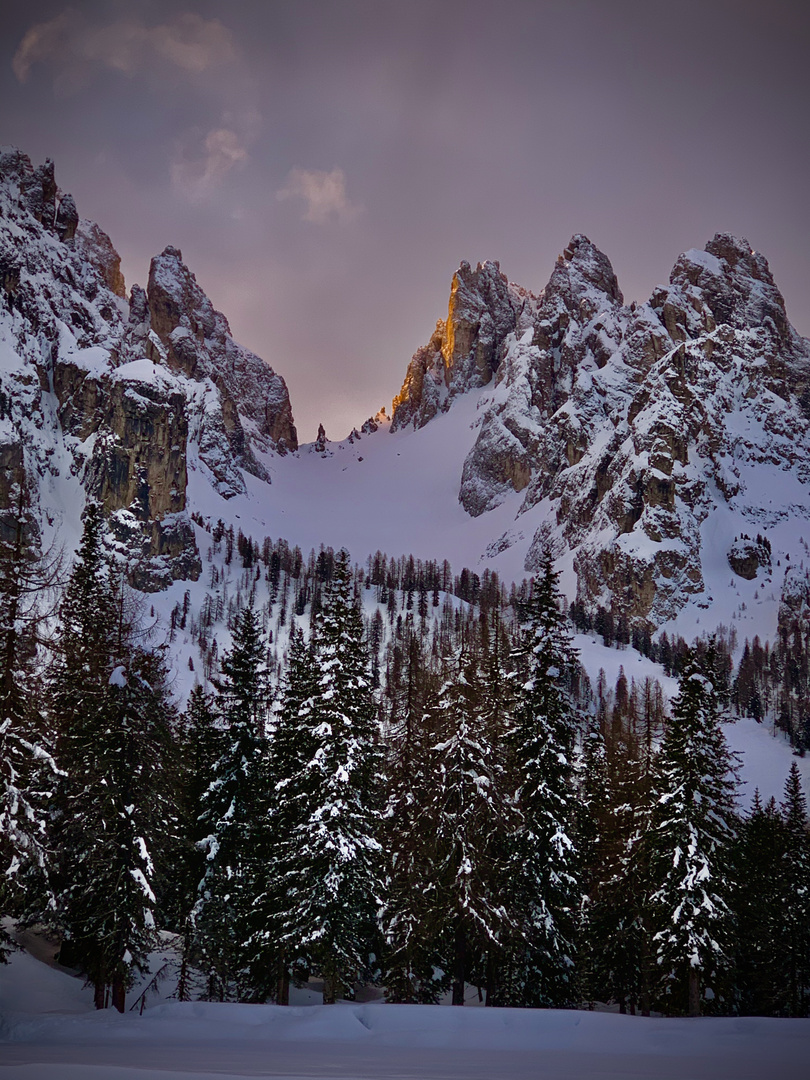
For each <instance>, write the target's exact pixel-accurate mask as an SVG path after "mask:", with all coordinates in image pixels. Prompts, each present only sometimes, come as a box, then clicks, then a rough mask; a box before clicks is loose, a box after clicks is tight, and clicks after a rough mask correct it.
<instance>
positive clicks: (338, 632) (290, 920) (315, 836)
mask: <svg viewBox="0 0 810 1080" xmlns="http://www.w3.org/2000/svg"><path fill="white" fill-rule="evenodd" d="M313 632H314V635H315V662H316V666H317V669H318V680H317V687H316V691H315V695H314V697H313V698H312V699H311V704H307V705H306V708H305V710H302V713H303V714H302V715H301V720H302V721H303V720H304V718H305V716H306V723H307V725H308V727H309V734H308V736H307V737H308V739H311V746H312V756H311V758H310V760H309V761H308V762H307V763H306V764H305V766H304V770H305V773H306V774H307V775H304V776H300V777H299V778H298V779H296V780H294V781H293V785H292V787H293V789H294V790H301V791H312V792H314V793H315V794H314V798H313V801H312V803H311V805H310V806H309V813H308V815H307V817H306V819H305V820H303V821H301V822H300V823H298V824H297V825H296V828H295V833H294V835H293V837H292V838H291V839H292V840H293V841H294V847H293V852H294V854H293V857H292V858H291V859H289V860H285V873H284V878H285V889H286V896H287V903H288V916H287V919H286V920H285V925H284V927H283V932H282V937H281V942H280V943H281V945H282V946H283V948H284V950H285V953H286V955H287V956H289V957H291V958H294V957H296V958H297V957H302V958H306V960H307V962H308V963H309V965H310V967H311V968H312V969H315V970H318V971H319V972H320V973H321V975H322V977H323V980H324V991H323V994H324V1003H325V1004H331V1003H333V1002H334V1001H335V998H336V996H337V995H338V994H339V993H341V994H351V993H352V992H353V986H354V982H355V980H356V979H357V978H358V977H360V976H361V975H363V974H364V973H365V972H366V971H367V970H368V967H369V962H370V953H371V952H372V951H373V950H374V948H375V939H376V933H377V930H376V924H377V912H378V910H379V906H380V902H381V895H382V849H381V845H380V842H379V838H378V837H379V822H380V806H379V801H380V796H379V791H380V780H381V768H382V754H381V749H380V742H379V732H378V726H377V722H376V706H375V703H374V698H373V696H372V693H371V685H370V675H369V663H368V657H367V655H366V651H365V647H364V644H363V624H362V619H361V616H360V612H359V611H358V609H357V607H356V606H355V602H354V598H353V596H352V584H351V572H350V566H349V554H348V552H347V551H345V550H342V551H340V552H339V553H338V554H337V556H336V557H335V563H334V568H333V571H332V576H331V578H330V579H328V580H327V581H325V582H324V586H323V592H322V596H321V607H320V611H319V615H318V619H317V623H316V625H315V627H314V631H313Z"/></svg>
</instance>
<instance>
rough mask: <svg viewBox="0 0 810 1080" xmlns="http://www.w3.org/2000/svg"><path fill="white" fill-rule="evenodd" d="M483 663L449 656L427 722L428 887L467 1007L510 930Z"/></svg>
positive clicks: (433, 917) (504, 807) (436, 932)
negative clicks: (472, 980)
mask: <svg viewBox="0 0 810 1080" xmlns="http://www.w3.org/2000/svg"><path fill="white" fill-rule="evenodd" d="M479 662H480V659H479V657H478V656H477V655H476V653H475V652H474V651H473V649H472V648H468V649H467V651H465V650H464V649H463V648H460V649H458V650H457V651H456V652H455V653H454V654H453V655H451V656H449V657H447V658H446V660H445V663H444V670H443V676H444V679H443V683H442V686H441V688H440V690H439V692H438V695H437V698H436V700H435V702H434V703H433V704H432V705H431V707H430V709H429V715H428V723H429V724H430V727H431V729H432V730H433V732H435V735H434V738H435V739H436V740H437V741H436V743H435V745H434V746H433V754H434V756H435V760H434V766H433V767H434V770H435V777H434V779H433V781H432V783H431V785H430V787H431V794H432V800H431V801H432V805H431V807H430V811H429V817H428V820H427V822H426V825H428V824H429V827H430V829H431V830H432V836H433V837H434V838H435V840H434V843H435V855H434V861H435V870H434V875H435V876H434V877H433V878H432V879H431V880H429V881H426V882H425V883H424V885H423V888H425V889H426V896H425V904H426V908H427V912H428V918H427V920H426V930H427V933H428V934H429V935H432V936H433V937H435V938H438V937H439V936H440V935H443V936H444V937H445V943H444V944H443V949H444V952H445V956H446V959H445V964H444V967H445V970H447V971H449V972H450V973H451V976H452V990H453V998H452V1001H453V1004H454V1005H463V1004H464V987H465V982H466V981H467V980H468V978H469V976H470V974H471V972H472V971H473V970H474V968H476V967H477V968H478V970H479V972H481V971H482V970H485V967H486V958H487V957H488V956H491V955H497V956H498V957H500V952H501V950H502V948H503V942H504V939H505V938H506V936H507V932H508V913H507V909H506V907H505V906H504V903H503V900H502V896H501V886H502V872H503V864H502V861H501V856H502V853H503V843H504V836H505V833H506V832H507V831H508V827H509V824H508V823H509V816H510V810H511V807H510V805H509V802H508V796H506V793H505V791H504V784H503V780H502V766H501V764H500V756H499V754H498V751H497V748H496V747H497V735H498V733H497V732H494V731H492V730H490V729H489V728H488V725H487V712H488V708H487V706H488V705H490V704H491V703H490V702H488V701H487V696H486V685H485V680H484V678H483V677H482V673H481V672H480V670H479Z"/></svg>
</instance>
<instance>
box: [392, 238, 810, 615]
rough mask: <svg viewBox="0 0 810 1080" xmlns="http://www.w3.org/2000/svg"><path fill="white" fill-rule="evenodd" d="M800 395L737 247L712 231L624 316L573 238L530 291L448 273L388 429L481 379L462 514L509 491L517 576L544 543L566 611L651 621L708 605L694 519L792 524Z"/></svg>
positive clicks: (749, 264)
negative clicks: (572, 601)
mask: <svg viewBox="0 0 810 1080" xmlns="http://www.w3.org/2000/svg"><path fill="white" fill-rule="evenodd" d="M482 283H486V285H485V287H482ZM447 326H452V331H451V330H448V329H447ZM482 328H485V329H484V330H482ZM476 335H477V336H476ZM451 342H452V348H451V344H450V343H451ZM451 360H452V362H450V361H451ZM809 382H810V343H808V342H807V341H805V340H804V339H802V338H800V337H799V335H798V334H797V333H796V332H795V331H794V330H793V329H792V327H791V326H790V324H789V322H788V319H787V315H786V313H785V305H784V301H783V299H782V296H781V294H780V293H779V290H778V289H777V287H776V285H775V284H774V281H773V278H772V276H771V273H770V270H769V268H768V263H767V261H766V259H765V258H764V257H763V256H762V255H760V254H758V253H756V252H754V251H752V250H751V247H750V245H749V244H748V243H747V241H745V240H741V239H738V238H735V237H733V236H729V235H726V234H718V235H717V236H715V237H714V239H713V240H711V241H710V242H709V243H708V244H707V245H706V248H705V250H703V251H697V250H692V251H688V252H686V253H684V254H682V255H681V256H680V257H679V258H678V260H677V261H676V264H675V267H674V268H673V271H672V274H671V276H670V281H669V284H668V285H667V286H665V287H662V288H659V289H657V290H656V291H655V292H654V294H653V296H652V297H651V299H650V301H649V302H648V303H646V304H641V305H636V304H632V305H630V306H626V305H625V304H624V301H623V297H622V293H621V290H620V289H619V285H618V282H617V280H616V275H615V274H614V272H613V269H612V267H611V265H610V262H609V260H608V259H607V257H606V256H605V255H604V254H603V253H602V252H600V251H599V250H598V249H597V248H596V247H595V246H594V245H593V244H592V243H591V242H590V241H589V240H588V239H587V238H586V237H584V236H580V235H578V236H574V237H573V238H572V240H571V242H570V244H569V245H568V247H567V248H566V249H565V251H564V252H563V254H562V255H561V256H560V257H559V259H558V260H557V263H556V265H555V267H554V270H553V272H552V275H551V278H550V280H549V283H548V285H547V286H546V288H545V289H544V290H543V291H542V292H541V293H540V294H539V295H538V296H537V297H532V296H531V295H530V294H528V293H525V292H524V291H522V290H518V289H517V287H516V286H511V285H507V284H506V279H505V278H503V277H502V275H500V273H499V272H497V271H496V270H495V268H494V264H492V263H486V264H484V266H483V267H479V269H478V271H476V272H475V274H471V273H469V272H468V271H466V270H465V269H464V268H462V271H460V272H459V274H457V275H456V277H455V278H454V281H453V288H452V292H451V303H450V314H449V318H448V323H447V324H440V325H439V327H437V332H436V334H435V335H434V338H433V340H432V341H431V343H430V345H429V346H428V347H427V348H426V349H424V350H420V352H419V353H417V354H416V356H415V357H414V359H413V361H412V362H411V365H410V367H409V369H408V376H407V377H406V381H405V385H404V387H403V391H402V393H401V394H400V397H399V398H398V399H397V401H396V402H395V407H396V411H395V422H398V423H399V425H400V426H401V425H403V424H406V423H411V424H413V425H414V426H415V427H419V426H421V425H422V424H424V423H426V422H427V420H429V419H430V418H431V416H432V415H434V414H435V412H437V411H438V410H439V409H441V408H445V409H446V408H448V407H449V406H450V403H451V401H452V396H453V388H455V389H456V392H465V391H467V390H469V389H472V388H474V387H476V386H485V385H487V384H491V392H490V393H489V394H486V395H484V398H483V400H482V401H481V403H480V408H481V411H482V412H483V416H482V419H481V421H480V424H479V427H478V433H477V436H476V438H475V442H474V445H473V446H472V448H471V449H470V451H469V453H468V454H467V457H466V460H465V462H464V466H463V470H462V474H461V477H460V487H459V500H460V502H461V504H462V506H463V507H464V509H465V510H466V511H467V512H468V513H469V514H470V515H471V516H473V517H480V516H482V515H485V514H487V513H488V512H490V511H492V510H493V509H494V508H496V507H498V506H500V505H502V504H503V503H504V501H505V500H507V499H512V498H513V497H514V493H515V492H518V493H520V495H521V499H520V502H519V508H518V522H528V521H530V520H531V521H537V519H538V518H539V519H540V520H541V524H540V526H539V527H537V526H536V525H535V526H533V528H534V532H533V534H532V535H533V540H532V542H531V543H530V545H529V548H528V551H527V554H526V559H525V568H526V570H527V572H532V571H533V570H534V569H536V567H537V566H538V565H539V562H538V560H539V557H540V553H541V552H542V550H543V549H544V548H547V547H548V548H550V549H551V550H552V552H553V553H554V555H555V557H566V558H568V559H570V560H572V565H573V568H574V569H575V571H576V576H577V582H578V586H577V587H578V596H579V599H580V600H581V601H582V602H584V603H585V604H586V605H588V606H590V607H594V606H596V605H598V604H601V605H604V606H605V607H607V608H609V609H610V610H612V612H613V613H614V615H617V616H626V617H628V618H629V619H630V621H631V622H632V621H635V622H641V623H644V624H646V625H647V626H648V627H654V626H658V625H660V624H661V623H662V622H665V621H667V620H668V619H671V618H673V617H674V616H675V615H677V613H678V611H679V610H680V609H681V608H682V607H683V605H684V604H686V603H687V602H689V601H690V599H691V600H695V601H696V602H698V603H699V604H702V605H703V604H705V603H706V602H708V598H707V597H705V596H704V595H703V594H704V593H705V591H706V579H705V574H704V562H705V560H706V559H707V558H711V557H713V553H712V552H711V551H710V550H709V546H708V540H707V537H708V535H709V532H710V531H711V530H708V531H707V522H709V521H710V519H712V518H713V516H715V515H717V514H718V513H722V512H725V511H724V510H723V508H724V507H725V508H726V510H727V512H728V514H730V515H732V516H733V515H737V518H738V520H739V522H740V523H741V524H742V525H746V523H747V524H749V525H750V526H751V527H752V528H753V530H754V531H755V532H756V531H758V529H759V528H764V527H775V526H777V525H778V524H779V523H780V522H785V521H787V520H789V519H790V516H791V515H795V514H796V513H801V514H802V515H804V516H806V508H800V509H797V508H798V507H801V506H803V502H804V496H802V497H801V498H799V499H797V498H796V492H795V490H794V486H795V485H796V484H798V485H799V487H800V488H803V487H804V486H805V485H807V484H808V483H810V426H809V425H808V416H809V415H810V407H808V405H807V402H808V401H810V390H808V389H807V388H808V384H809ZM426 387H427V389H426ZM436 387H438V388H439V389H438V392H437V390H436V389H435V388H436ZM774 471H776V473H777V474H780V475H781V479H780V477H779V475H777V476H776V477H775V478H773V473H774ZM766 474H767V476H768V477H771V478H772V479H767V478H766ZM514 532H515V533H518V532H522V533H525V525H523V524H521V528H520V529H519V530H518V529H517V528H516V529H515V530H514ZM509 542H512V541H510V538H509V537H504V538H502V541H500V542H498V543H497V544H495V545H494V550H502V548H503V546H504V545H505V544H507V543H509ZM499 545H500V546H499ZM566 553H568V554H567V555H566ZM732 554H733V552H731V551H729V552H724V553H723V555H724V559H723V562H724V564H725V565H727V566H731V568H732V570H733V569H734V566H735V565H736V564H735V562H734V559H733V558H731V557H730V556H731V555H732ZM725 556H729V560H728V562H726V559H725ZM746 565H747V564H746ZM735 573H736V571H735Z"/></svg>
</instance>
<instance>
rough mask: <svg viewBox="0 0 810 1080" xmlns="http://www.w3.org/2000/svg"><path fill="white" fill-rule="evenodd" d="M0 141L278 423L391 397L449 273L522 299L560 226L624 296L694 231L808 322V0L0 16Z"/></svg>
mask: <svg viewBox="0 0 810 1080" xmlns="http://www.w3.org/2000/svg"><path fill="white" fill-rule="evenodd" d="M0 46H1V47H2V56H1V57H0V94H1V95H2V98H0V100H2V102H3V116H4V124H3V127H2V129H0V142H4V143H12V144H14V145H17V146H19V147H20V148H21V149H22V150H24V151H25V152H26V153H28V154H29V155H30V156H31V157H32V158H34V159H35V161H37V162H38V161H41V160H42V159H44V158H45V157H52V158H53V159H54V160H55V162H56V176H57V182H58V183H59V185H60V186H61V187H62V188H63V189H64V190H66V191H70V192H72V193H73V195H74V196H75V198H76V201H77V204H78V207H79V213H80V214H81V215H82V216H83V217H89V218H92V219H94V220H95V221H97V222H98V223H99V224H100V225H101V226H102V227H103V228H104V229H106V230H107V231H108V232H109V233H110V235H111V237H112V239H113V243H114V244H115V245H116V247H117V249H118V251H119V252H120V253H121V255H122V258H123V269H124V273H125V275H126V279H127V285H128V286H129V285H131V284H132V283H133V282H135V281H137V282H140V283H141V284H145V282H146V277H147V273H148V266H149V258H150V257H151V256H152V255H153V254H156V253H157V252H159V251H161V250H162V249H163V247H165V245H166V244H169V243H171V244H174V245H176V246H177V247H180V248H181V249H182V251H183V255H184V258H185V259H186V262H187V263H188V264H189V266H190V267H191V269H192V270H193V271H194V272H195V273H196V275H197V279H198V281H199V282H200V284H201V285H202V287H203V288H204V289H205V290H206V292H207V293H208V294H209V296H210V297H211V299H212V300H213V302H214V304H215V306H216V307H218V308H219V309H220V310H222V311H223V312H224V313H225V314H226V316H227V317H228V319H229V321H230V323H231V327H232V329H233V332H234V335H235V337H236V338H237V339H238V340H240V341H241V342H243V343H244V344H245V345H248V346H249V347H251V348H252V349H254V350H255V351H256V352H258V353H259V355H261V356H263V357H264V358H265V359H266V360H268V361H269V362H270V363H271V364H272V365H273V367H274V368H276V370H277V371H279V372H280V373H281V374H282V375H283V376H284V378H285V379H286V380H287V383H288V385H289V387H290V393H291V396H292V403H293V411H294V413H295V417H296V421H297V422H298V425H299V434H300V435H301V437H302V438H303V439H312V438H313V437H314V434H315V427H316V426H317V423H318V421H319V420H323V421H324V423H325V424H326V428H327V433H328V434H330V435H331V436H332V437H335V438H339V437H342V436H344V435H345V434H346V432H347V431H348V429H349V428H350V427H351V426H352V425H353V424H359V423H361V422H362V421H363V420H364V419H365V418H366V417H367V416H368V415H370V414H371V413H373V412H376V410H377V409H378V408H379V407H380V405H382V404H383V403H384V404H385V405H386V407H388V406H389V405H390V402H391V398H392V397H393V395H394V394H395V393H396V392H397V391H398V390H399V387H400V384H401V381H402V378H403V375H404V373H405V368H406V365H407V362H408V360H409V359H410V357H411V354H412V353H413V352H414V350H415V349H416V348H417V347H418V346H419V345H421V344H423V343H424V342H425V341H426V340H427V339H428V337H429V336H430V333H431V331H432V329H433V326H434V324H435V320H436V319H437V318H439V317H441V316H444V315H445V314H446V306H447V295H448V291H449V285H450V278H451V276H452V273H453V271H454V270H455V268H456V267H457V265H458V263H459V262H460V261H461V260H462V259H467V260H469V261H470V262H472V263H475V262H477V261H479V260H483V259H487V258H491V259H499V260H500V262H501V267H502V269H503V270H504V272H505V273H506V274H507V275H508V276H509V277H510V278H511V279H512V280H513V281H517V282H519V283H520V284H522V285H525V286H527V287H528V288H531V289H532V290H534V291H539V290H540V289H541V288H542V287H543V286H544V285H545V283H546V281H547V280H548V277H549V275H550V273H551V269H552V266H553V262H554V259H555V258H556V256H557V254H558V253H559V252H560V251H561V250H562V248H563V247H564V246H565V244H566V242H567V240H568V238H569V237H570V236H571V234H572V233H574V232H584V233H586V234H587V235H588V236H589V237H590V238H591V240H593V241H594V243H596V244H597V245H598V246H599V247H601V248H602V249H603V250H604V251H605V252H606V253H607V255H608V256H609V257H610V259H611V261H612V262H613V265H614V267H615V269H616V271H617V273H618V276H619V282H620V284H621V287H622V289H623V291H624V295H625V298H626V299H627V300H628V301H629V300H632V299H635V300H645V299H647V298H648V296H649V294H650V292H651V291H652V288H653V286H654V285H656V284H657V283H659V282H662V281H665V280H666V279H667V278H668V276H669V271H670V269H671V267H672V264H673V263H674V261H675V259H676V257H677V255H678V254H679V252H681V251H683V250H685V249H686V248H690V247H702V246H703V244H704V243H705V242H706V240H708V239H709V238H710V237H711V236H712V235H713V234H714V233H715V232H718V231H729V232H734V233H737V234H738V235H743V236H746V237H747V238H748V239H749V241H750V242H751V244H752V245H753V246H754V247H755V248H756V249H758V250H759V251H762V252H763V253H764V254H765V255H766V256H767V258H768V259H769V261H770V264H771V269H772V270H773V273H774V276H775V278H776V281H777V284H778V285H779V286H780V288H781V289H782V291H783V293H784V295H785V298H786V301H787V306H788V314H789V316H790V318H791V321H792V322H793V323H794V325H795V326H796V327H797V329H798V330H799V331H800V332H801V333H804V334H806V335H810V229H809V228H808V226H810V185H808V177H810V123H808V114H810V64H808V62H807V56H808V49H809V48H810V5H808V4H807V3H804V2H795V3H785V2H780V0H775V2H774V0H771V2H769V3H768V4H765V3H762V2H761V0H756V2H750V3H749V2H746V0H698V2H690V0H686V2H683V0H669V2H667V3H659V2H657V0H643V2H635V0H598V2H597V0H566V2H543V0H535V2H524V0H498V2H497V3H494V2H492V0H489V2H486V3H483V2H480V0H466V2H464V0H430V2H423V0H396V2H390V0H376V2H374V0H364V2H361V0H357V2H354V0H353V2H344V0H265V2H259V0H229V2H227V3H225V2H214V0H210V2H206V0H193V2H191V0H188V2H186V3H182V2H175V0H159V2H149V0H127V2H122V3H118V2H116V0H104V2H92V0H74V2H73V3H72V4H70V6H66V4H65V3H63V2H56V0H54V2H52V0H34V2H33V3H27V4H16V3H15V4H11V3H8V2H6V3H4V4H3V5H2V37H1V38H0Z"/></svg>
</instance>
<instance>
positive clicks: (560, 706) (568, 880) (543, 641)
mask: <svg viewBox="0 0 810 1080" xmlns="http://www.w3.org/2000/svg"><path fill="white" fill-rule="evenodd" d="M559 599H560V598H559V592H558V588H557V577H556V574H555V573H554V571H553V569H552V564H551V560H550V559H549V558H546V560H545V563H544V566H543V570H542V573H541V575H540V576H539V577H538V578H536V579H535V580H534V582H533V586H532V592H531V596H530V598H529V600H528V603H527V604H526V607H525V611H524V620H523V621H524V624H525V628H524V631H523V635H522V640H521V645H520V653H519V656H518V661H519V667H518V683H517V690H516V695H515V697H516V701H515V708H514V723H513V726H512V728H511V730H510V732H509V736H508V741H509V750H510V766H511V771H512V777H513V784H514V790H513V795H512V799H513V801H514V804H515V806H516V807H517V809H518V812H519V814H520V819H519V824H518V827H517V830H516V831H515V833H514V834H513V836H512V837H511V838H510V842H509V853H508V867H507V872H506V882H507V885H506V890H507V896H508V906H509V910H510V911H514V912H516V913H518V918H519V923H518V932H517V935H516V937H515V939H514V943H513V946H512V949H511V955H510V957H509V963H508V967H507V968H506V969H505V972H504V977H503V988H502V994H503V1003H504V1004H515V1005H556V1006H561V1005H567V1004H571V1003H573V1002H574V1000H575V999H576V995H577V990H576V984H575V977H574V974H575V973H574V956H575V947H576V929H577V921H578V916H579V910H580V906H581V891H580V884H579V880H578V871H577V863H578V858H577V853H576V851H575V849H574V843H573V839H572V837H573V835H574V827H575V814H574V807H575V792H574V784H573V759H574V741H575V736H576V731H577V725H578V720H579V718H578V714H577V710H576V708H575V707H574V704H573V700H572V689H573V686H574V685H575V683H576V679H577V675H578V665H577V660H576V655H575V653H574V650H573V648H572V646H571V640H570V633H569V631H568V627H567V623H566V620H565V617H564V616H563V614H562V612H561V610H560V603H559Z"/></svg>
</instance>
